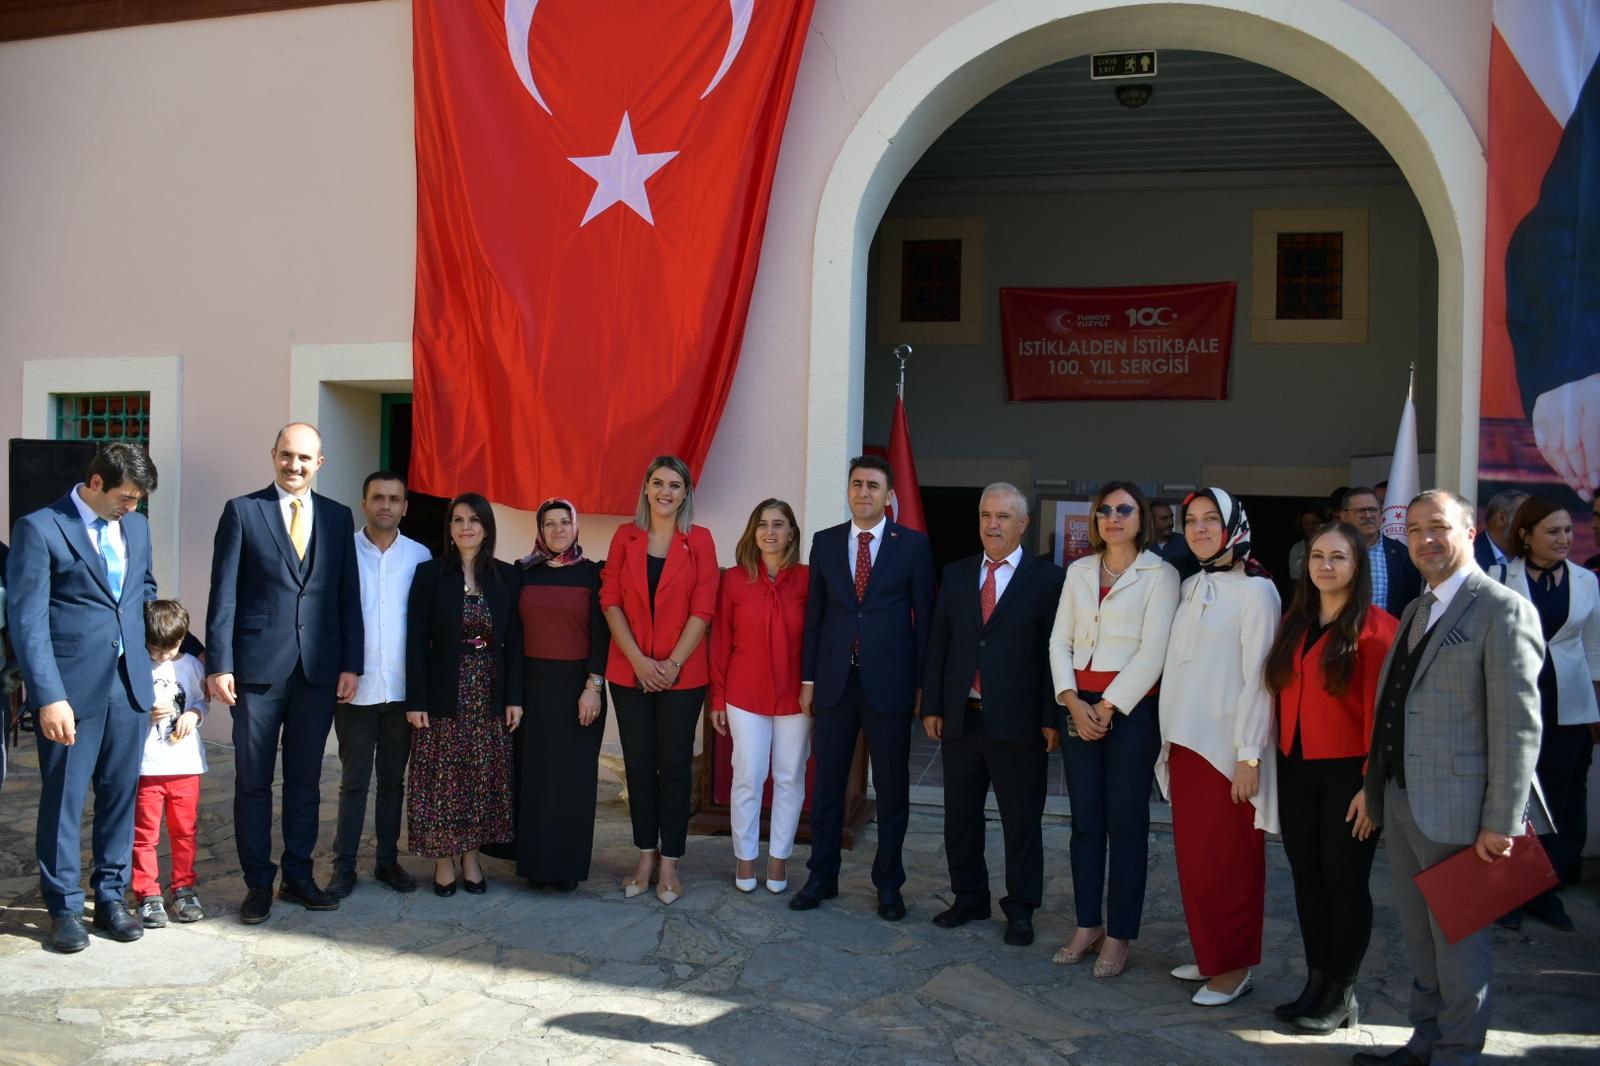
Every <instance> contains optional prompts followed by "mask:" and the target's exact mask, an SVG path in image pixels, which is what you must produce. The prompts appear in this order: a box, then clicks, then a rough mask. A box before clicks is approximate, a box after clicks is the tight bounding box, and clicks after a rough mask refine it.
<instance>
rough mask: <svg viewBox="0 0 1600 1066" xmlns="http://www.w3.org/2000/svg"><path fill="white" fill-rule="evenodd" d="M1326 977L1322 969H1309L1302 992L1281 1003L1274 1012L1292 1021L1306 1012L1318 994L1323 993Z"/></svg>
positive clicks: (1274, 1008)
mask: <svg viewBox="0 0 1600 1066" xmlns="http://www.w3.org/2000/svg"><path fill="white" fill-rule="evenodd" d="M1323 982H1324V978H1323V976H1322V971H1321V970H1308V971H1307V972H1306V986H1305V987H1304V988H1302V989H1301V990H1300V994H1299V995H1298V996H1296V997H1295V998H1294V999H1291V1000H1290V1001H1289V1002H1287V1003H1280V1004H1278V1005H1277V1006H1276V1007H1273V1008H1272V1013H1273V1014H1275V1015H1277V1016H1278V1017H1279V1018H1282V1019H1283V1020H1284V1021H1286V1022H1292V1021H1294V1020H1295V1019H1296V1018H1298V1017H1300V1016H1301V1015H1302V1014H1304V1013H1305V1012H1306V1008H1307V1007H1309V1006H1311V1004H1313V1003H1315V1002H1316V1001H1317V996H1318V995H1320V994H1321V993H1322V985H1323Z"/></svg>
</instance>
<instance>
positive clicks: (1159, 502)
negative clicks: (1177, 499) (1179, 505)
mask: <svg viewBox="0 0 1600 1066" xmlns="http://www.w3.org/2000/svg"><path fill="white" fill-rule="evenodd" d="M1157 507H1165V508H1166V509H1167V510H1169V511H1170V510H1172V501H1170V500H1151V501H1150V510H1152V511H1154V510H1155V509H1156V508H1157Z"/></svg>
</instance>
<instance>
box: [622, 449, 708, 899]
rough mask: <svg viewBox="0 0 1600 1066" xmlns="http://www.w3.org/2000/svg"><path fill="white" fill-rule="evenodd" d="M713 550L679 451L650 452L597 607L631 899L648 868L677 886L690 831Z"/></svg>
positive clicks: (663, 894) (662, 892)
mask: <svg viewBox="0 0 1600 1066" xmlns="http://www.w3.org/2000/svg"><path fill="white" fill-rule="evenodd" d="M717 576H718V570H717V549H716V546H715V545H714V544H713V543H712V542H711V534H710V533H709V532H707V530H706V529H705V527H704V526H697V525H695V524H694V482H693V480H692V479H691V478H690V477H689V468H688V466H687V465H685V464H684V462H683V460H682V459H678V458H676V457H675V456H671V455H662V456H658V457H657V458H656V459H655V461H653V462H652V463H651V464H650V466H649V468H648V469H647V470H646V472H645V475H644V485H643V487H641V488H640V490H639V507H638V510H637V512H636V513H635V514H634V518H633V524H632V525H625V526H622V527H621V528H619V529H618V530H617V533H616V536H614V537H612V538H611V550H610V551H609V552H608V553H607V554H606V565H605V570H604V571H602V573H601V576H600V606H601V608H603V609H604V611H605V615H606V623H607V624H608V625H609V626H610V627H611V653H610V655H609V656H608V657H607V659H606V680H607V681H609V682H610V683H611V699H612V703H613V704H614V705H615V707H616V709H617V732H618V734H619V735H620V736H621V739H622V759H623V764H624V772H625V774H626V776H627V779H628V813H629V815H630V816H631V817H632V819H633V842H634V844H635V845H636V846H637V847H638V848H639V866H638V869H637V870H635V871H634V875H633V877H632V878H630V879H629V880H627V881H624V882H623V883H622V893H623V895H624V896H626V897H628V898H630V899H631V898H633V897H634V896H637V895H639V894H640V893H641V892H643V891H644V890H645V889H646V888H648V887H649V885H650V881H651V879H652V877H655V876H656V875H657V864H658V860H659V866H660V871H659V884H658V886H657V888H656V896H657V898H659V899H660V900H661V902H663V903H671V902H672V901H673V900H676V899H677V898H678V897H679V896H681V895H683V884H682V882H680V881H679V880H678V860H679V859H681V858H683V850H684V846H685V843H686V841H687V839H688V835H689V792H690V782H691V778H692V770H691V763H692V761H693V759H694V737H695V728H696V726H698V725H699V723H700V709H701V707H702V706H703V705H704V704H705V698H706V687H707V686H708V685H709V684H710V681H711V670H710V666H709V662H708V659H709V657H708V656H707V654H706V647H705V635H706V628H707V627H708V626H709V625H710V624H711V616H712V615H713V614H714V613H715V611H716V606H717Z"/></svg>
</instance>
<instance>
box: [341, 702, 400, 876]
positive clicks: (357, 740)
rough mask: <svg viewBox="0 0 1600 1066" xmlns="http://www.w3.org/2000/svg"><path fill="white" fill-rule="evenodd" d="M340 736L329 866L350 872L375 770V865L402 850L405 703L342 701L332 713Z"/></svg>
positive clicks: (396, 856) (354, 860)
mask: <svg viewBox="0 0 1600 1066" xmlns="http://www.w3.org/2000/svg"><path fill="white" fill-rule="evenodd" d="M333 731H334V733H335V734H336V735H337V736H338V737H339V768H340V769H339V821H338V828H337V829H336V830H335V832H334V836H333V868H334V869H335V870H336V871H338V872H340V873H354V872H355V869H356V852H357V851H359V850H360V849H361V834H362V830H363V829H365V828H366V824H367V789H368V787H369V786H370V785H371V784H372V770H373V765H374V763H376V765H377V770H378V796H377V802H376V803H375V804H374V809H373V814H372V822H373V828H375V829H376V830H377V834H378V865H379V866H388V865H390V864H392V863H393V862H394V861H395V860H396V859H397V858H398V857H399V855H400V813H401V811H402V810H404V808H405V800H406V760H407V759H409V758H410V757H411V723H410V722H407V721H406V706H405V704H404V703H377V704H371V705H366V706H360V707H357V706H355V705H354V704H349V703H345V704H340V705H338V706H336V707H335V709H334V712H333Z"/></svg>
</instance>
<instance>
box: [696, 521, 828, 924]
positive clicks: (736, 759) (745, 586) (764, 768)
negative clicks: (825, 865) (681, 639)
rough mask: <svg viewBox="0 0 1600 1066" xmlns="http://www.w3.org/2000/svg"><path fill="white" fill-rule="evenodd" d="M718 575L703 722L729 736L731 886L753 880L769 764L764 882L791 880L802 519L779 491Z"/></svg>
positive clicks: (777, 888)
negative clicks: (708, 719)
mask: <svg viewBox="0 0 1600 1066" xmlns="http://www.w3.org/2000/svg"><path fill="white" fill-rule="evenodd" d="M733 557H734V562H735V565H734V566H733V567H731V568H730V569H729V570H727V571H726V572H725V573H724V574H723V575H722V585H721V587H720V589H719V591H718V594H717V622H716V625H715V626H713V627H712V629H711V725H712V728H714V729H716V731H717V732H718V733H721V734H722V735H723V736H728V735H730V734H731V735H732V736H733V787H732V788H731V789H730V792H729V797H728V798H729V801H730V802H729V808H730V810H729V819H730V821H731V822H732V823H733V854H734V858H736V859H737V860H738V862H739V865H738V869H737V870H736V871H735V872H734V875H733V883H734V886H735V887H737V888H738V889H739V891H741V892H754V891H755V888H756V859H757V858H758V857H759V855H760V852H761V796H762V793H763V792H765V791H766V783H767V773H768V770H769V769H770V770H771V773H772V827H771V829H770V836H769V841H768V858H767V890H768V891H769V892H782V891H783V890H784V889H786V888H788V887H789V873H788V860H789V855H790V854H791V853H792V852H793V851H794V835H795V830H796V829H797V828H798V827H799V825H800V808H801V807H803V806H804V805H805V798H806V758H807V756H809V755H810V754H811V718H810V716H809V715H805V714H801V713H800V645H801V637H802V636H803V634H804V630H805V620H806V589H807V572H806V567H805V565H804V564H802V563H800V562H799V561H798V560H799V558H800V526H799V524H798V523H797V522H796V521H795V519H794V510H793V509H792V508H791V507H790V506H789V505H788V504H787V503H784V502H783V501H782V500H763V501H761V502H760V503H759V504H757V505H756V509H755V510H754V511H752V512H751V513H750V521H748V522H746V523H745V527H744V534H743V535H742V536H741V537H740V538H739V544H738V546H737V547H736V548H735V549H734V552H733Z"/></svg>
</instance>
